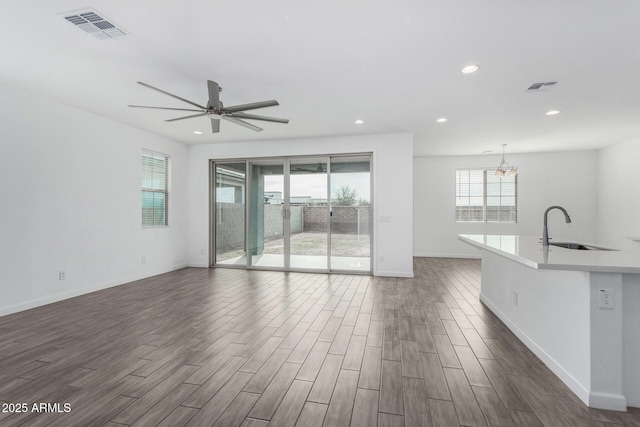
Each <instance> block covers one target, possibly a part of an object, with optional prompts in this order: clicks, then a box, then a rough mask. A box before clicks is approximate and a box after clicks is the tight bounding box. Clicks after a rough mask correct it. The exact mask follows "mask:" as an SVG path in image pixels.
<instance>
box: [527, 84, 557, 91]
mask: <svg viewBox="0 0 640 427" xmlns="http://www.w3.org/2000/svg"><path fill="white" fill-rule="evenodd" d="M557 84H558V82H540V83H533V84H532V85H531V86H529V87H528V88H527V90H526V91H525V92H539V91H541V90H542V91H543V90H546V89H549V87H550V86H555V85H557Z"/></svg>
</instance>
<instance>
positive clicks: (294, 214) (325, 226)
mask: <svg viewBox="0 0 640 427" xmlns="http://www.w3.org/2000/svg"><path fill="white" fill-rule="evenodd" d="M327 161H328V158H327V157H319V158H302V159H291V160H290V161H289V182H290V194H289V206H290V207H289V211H290V213H291V215H290V219H289V225H290V229H289V231H290V237H291V244H290V262H291V264H290V265H291V268H292V269H313V270H325V271H326V270H327V268H328V263H329V261H328V256H327V255H328V253H329V235H328V231H329V206H328V203H327V190H328V187H329V183H328V180H327Z"/></svg>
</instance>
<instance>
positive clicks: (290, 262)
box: [211, 154, 372, 273]
mask: <svg viewBox="0 0 640 427" xmlns="http://www.w3.org/2000/svg"><path fill="white" fill-rule="evenodd" d="M212 171H213V174H212V177H215V178H214V179H213V180H212V188H214V189H215V190H214V191H213V192H212V195H213V206H212V219H211V221H212V224H215V227H212V232H213V236H212V237H213V238H212V249H213V250H214V256H213V258H212V265H214V266H229V267H231V266H233V267H243V268H257V269H274V270H285V271H289V270H293V271H316V272H330V271H337V272H359V273H369V272H371V242H372V238H371V222H370V218H371V207H372V203H371V202H372V201H371V156H370V155H368V154H367V155H348V156H347V155H340V156H312V157H290V158H277V159H275V158H268V159H245V160H235V161H224V162H212Z"/></svg>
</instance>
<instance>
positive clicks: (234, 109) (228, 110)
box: [223, 99, 280, 113]
mask: <svg viewBox="0 0 640 427" xmlns="http://www.w3.org/2000/svg"><path fill="white" fill-rule="evenodd" d="M276 105H280V104H278V101H276V100H275V99H272V100H271V101H260V102H252V103H251V104H242V105H234V106H231V107H225V108H224V110H223V112H224V113H238V112H240V111H246V110H255V109H256V108H265V107H275V106H276Z"/></svg>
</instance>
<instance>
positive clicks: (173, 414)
mask: <svg viewBox="0 0 640 427" xmlns="http://www.w3.org/2000/svg"><path fill="white" fill-rule="evenodd" d="M479 273H480V262H479V261H477V260H449V259H425V258H423V259H416V261H415V274H416V277H415V279H391V278H374V277H368V276H349V275H323V274H302V273H291V274H285V273H279V272H258V271H244V270H229V269H196V268H190V269H183V270H180V271H176V272H173V273H169V274H165V275H161V276H157V277H153V278H149V279H146V280H141V281H138V282H134V283H130V284H127V285H123V286H119V287H117V288H111V289H108V290H104V291H100V292H96V293H93V294H89V295H85V296H81V297H78V298H74V299H70V300H66V301H63V302H60V303H56V304H51V305H48V306H45V307H40V308H37V309H34V310H29V311H26V312H22V313H17V314H14V315H10V316H5V317H2V318H0V402H2V404H3V408H2V409H3V410H11V411H14V410H15V409H16V407H15V405H14V406H13V407H12V406H11V405H9V404H22V403H26V404H27V405H28V407H27V408H26V409H27V412H26V413H15V412H13V413H11V412H2V413H0V425H2V426H3V427H8V426H13V425H25V426H29V427H31V426H40V425H42V426H44V425H54V426H98V425H108V426H112V427H116V426H122V425H133V426H155V425H161V426H171V427H175V426H182V425H188V426H201V425H215V426H240V425H241V426H245V427H249V426H252V427H253V426H260V427H264V426H267V425H269V426H272V427H273V426H294V425H297V426H304V427H310V426H321V425H325V426H347V425H352V426H367V427H371V426H376V425H378V426H403V425H406V426H431V425H433V426H447V427H449V426H457V425H464V426H485V425H490V426H540V425H544V426H554V427H555V426H565V425H566V426H617V425H626V426H640V410H638V409H630V410H629V412H627V413H618V412H610V411H602V410H595V409H589V408H587V407H586V406H585V405H584V404H583V403H581V402H580V401H579V400H578V399H577V398H576V397H575V396H574V395H573V394H572V393H571V392H570V391H569V390H568V389H567V388H566V387H565V386H564V384H562V383H561V382H560V381H559V380H558V379H557V378H556V377H555V376H554V375H553V374H552V373H551V372H550V371H549V369H547V368H546V367H545V366H544V365H543V364H542V363H541V362H540V360H538V359H537V358H536V357H535V356H534V355H533V354H532V353H531V352H530V351H529V350H527V349H526V348H525V347H524V345H523V344H522V343H521V342H520V341H519V340H518V339H517V338H516V337H515V336H514V335H513V334H512V333H511V332H510V331H509V330H508V329H507V328H506V327H505V326H504V324H502V323H501V322H500V321H499V320H498V319H497V318H496V317H495V316H494V315H493V314H492V313H491V312H490V311H489V310H488V309H486V308H485V307H484V306H483V305H482V304H481V303H480V302H479V301H478V290H479V281H480V278H479V277H480V274H479ZM34 403H36V404H40V403H49V404H54V403H58V404H60V406H59V407H56V406H55V405H50V406H49V408H48V409H49V410H50V411H51V410H56V411H61V412H37V411H33V404H34ZM64 404H68V405H69V407H68V408H70V412H67V413H65V412H64V410H65V407H64V406H63V405H64Z"/></svg>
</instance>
